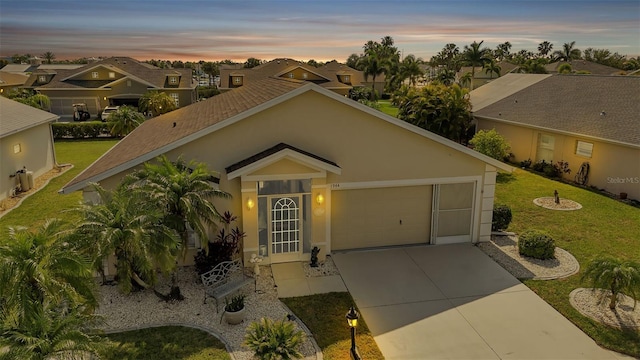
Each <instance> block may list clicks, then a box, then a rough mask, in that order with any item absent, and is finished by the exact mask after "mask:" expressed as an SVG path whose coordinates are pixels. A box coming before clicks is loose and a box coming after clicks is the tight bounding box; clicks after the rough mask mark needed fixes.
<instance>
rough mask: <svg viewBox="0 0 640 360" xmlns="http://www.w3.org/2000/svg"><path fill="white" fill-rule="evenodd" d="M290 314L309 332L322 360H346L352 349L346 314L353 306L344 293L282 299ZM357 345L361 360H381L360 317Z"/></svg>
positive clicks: (349, 296) (371, 337) (351, 300)
mask: <svg viewBox="0 0 640 360" xmlns="http://www.w3.org/2000/svg"><path fill="white" fill-rule="evenodd" d="M282 302H284V303H285V304H286V305H287V306H288V307H289V309H291V311H293V313H294V314H296V316H297V317H298V318H300V320H302V321H303V322H304V323H305V325H307V327H308V328H309V330H311V333H312V334H313V336H314V337H315V339H316V342H317V343H318V346H320V349H322V354H323V356H324V359H327V360H348V359H349V358H350V357H349V349H350V348H351V332H350V329H349V326H348V325H347V319H346V318H345V315H346V314H347V311H349V308H350V307H351V306H353V305H354V301H353V298H352V297H351V295H350V294H349V293H346V292H334V293H329V294H319V295H310V296H302V297H295V298H286V299H282ZM356 344H357V345H358V351H359V353H360V356H361V357H362V358H363V359H367V360H375V359H384V357H383V356H382V353H381V352H380V349H378V345H377V344H376V342H375V341H374V340H373V336H371V333H370V332H369V328H368V327H367V324H366V323H365V321H364V319H363V318H362V317H361V318H360V320H358V329H357V332H356Z"/></svg>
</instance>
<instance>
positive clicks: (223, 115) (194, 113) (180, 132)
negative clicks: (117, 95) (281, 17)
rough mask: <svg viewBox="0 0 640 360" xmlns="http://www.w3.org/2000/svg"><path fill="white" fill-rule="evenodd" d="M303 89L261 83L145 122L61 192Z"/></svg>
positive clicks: (285, 82) (298, 84) (290, 84)
mask: <svg viewBox="0 0 640 360" xmlns="http://www.w3.org/2000/svg"><path fill="white" fill-rule="evenodd" d="M304 85H305V83H304V82H301V81H295V80H285V79H275V78H268V79H263V80H260V81H257V82H255V83H253V84H250V85H247V86H243V87H241V88H238V89H236V90H234V91H229V92H226V93H224V94H220V95H217V96H214V97H212V98H210V99H208V100H205V101H201V102H198V103H195V104H192V105H190V106H186V107H183V108H180V109H177V110H174V111H172V112H169V113H167V114H164V115H160V116H158V117H155V118H153V119H151V120H148V121H145V122H144V123H142V125H140V126H139V127H138V128H137V129H135V130H134V131H133V132H132V133H131V134H129V135H128V136H127V137H125V138H124V139H122V140H121V141H120V142H119V143H118V144H116V146H114V147H113V148H112V149H111V150H109V151H108V152H107V153H106V154H105V155H103V156H102V157H101V158H100V159H98V160H97V161H96V162H95V163H93V164H92V165H91V166H90V167H89V168H87V169H86V170H85V171H83V172H82V173H81V174H80V175H78V176H77V177H76V178H74V179H73V180H71V182H69V183H68V184H67V185H65V187H64V188H68V187H70V186H73V185H75V184H78V183H80V182H83V181H88V180H90V179H91V178H93V177H94V176H97V175H99V174H102V173H104V172H107V171H109V170H112V169H114V168H116V167H118V166H120V165H123V164H126V163H128V162H139V163H141V162H143V161H146V160H148V159H146V158H144V156H145V155H147V156H148V155H149V154H152V153H154V151H160V150H161V149H163V148H164V147H167V146H170V145H172V144H174V143H176V142H178V141H180V140H183V139H185V138H187V137H189V136H196V135H197V134H196V133H198V132H199V131H203V130H205V129H207V128H209V127H211V126H213V125H215V124H217V123H219V122H221V121H224V120H227V119H229V118H231V117H233V116H235V115H238V114H240V113H243V112H245V111H247V110H249V109H251V108H254V107H256V106H258V105H260V104H263V103H265V102H267V101H269V100H272V99H275V98H277V97H279V96H281V95H284V94H286V93H288V92H290V91H292V90H295V89H297V88H299V87H301V86H304ZM138 160H139V161H138Z"/></svg>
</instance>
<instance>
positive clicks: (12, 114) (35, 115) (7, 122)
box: [0, 96, 59, 138]
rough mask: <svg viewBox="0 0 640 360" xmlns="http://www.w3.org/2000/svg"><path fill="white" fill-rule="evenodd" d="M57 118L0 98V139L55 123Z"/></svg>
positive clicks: (48, 113)
mask: <svg viewBox="0 0 640 360" xmlns="http://www.w3.org/2000/svg"><path fill="white" fill-rule="evenodd" d="M58 118H59V116H57V115H54V114H52V113H50V112H46V111H42V110H40V109H36V108H34V107H31V106H29V105H25V104H22V103H19V102H17V101H14V100H10V99H7V98H5V97H4V96H0V119H1V121H0V138H3V137H5V136H9V135H12V134H15V133H18V132H20V131H23V130H26V129H29V128H32V127H34V126H38V125H40V124H44V123H47V122H53V121H56V120H57V119H58Z"/></svg>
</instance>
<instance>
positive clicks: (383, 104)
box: [378, 100, 398, 117]
mask: <svg viewBox="0 0 640 360" xmlns="http://www.w3.org/2000/svg"><path fill="white" fill-rule="evenodd" d="M378 105H379V106H380V111H382V112H383V113H385V114H387V115H391V116H393V117H398V108H397V107H395V106H393V105H392V104H391V101H389V100H379V101H378Z"/></svg>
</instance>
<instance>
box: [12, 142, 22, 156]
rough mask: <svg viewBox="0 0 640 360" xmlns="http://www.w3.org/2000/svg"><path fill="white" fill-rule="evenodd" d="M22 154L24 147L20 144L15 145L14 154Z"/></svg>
mask: <svg viewBox="0 0 640 360" xmlns="http://www.w3.org/2000/svg"><path fill="white" fill-rule="evenodd" d="M20 152H22V146H21V145H20V143H18V144H15V145H13V153H14V154H18V153H20Z"/></svg>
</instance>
